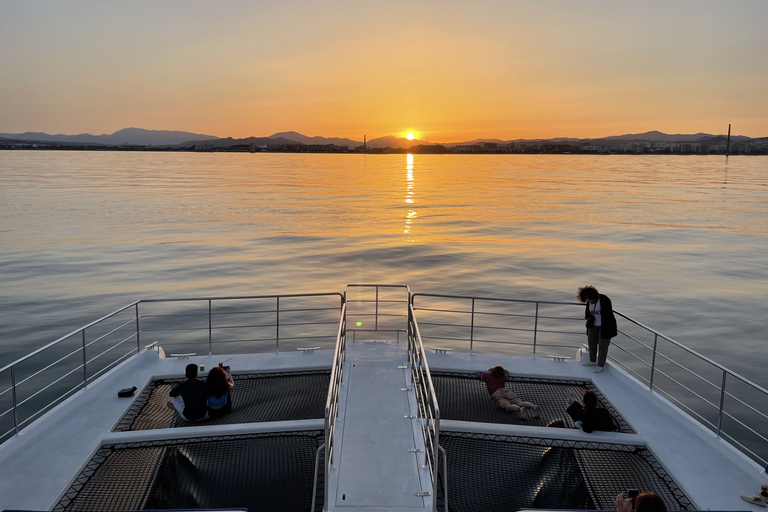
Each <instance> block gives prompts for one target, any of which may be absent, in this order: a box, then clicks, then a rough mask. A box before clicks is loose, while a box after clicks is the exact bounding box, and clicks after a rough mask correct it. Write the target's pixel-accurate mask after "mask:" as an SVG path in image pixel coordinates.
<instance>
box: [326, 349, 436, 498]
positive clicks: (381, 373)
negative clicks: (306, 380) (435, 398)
mask: <svg viewBox="0 0 768 512" xmlns="http://www.w3.org/2000/svg"><path fill="white" fill-rule="evenodd" d="M407 363H408V355H407V352H406V348H405V347H404V346H403V344H402V343H397V342H354V343H347V356H346V363H345V365H344V366H345V368H344V380H345V386H344V390H343V394H342V396H341V397H340V401H342V402H343V404H344V405H343V408H340V411H339V424H340V425H341V427H340V428H339V430H337V436H339V437H340V439H341V442H340V444H339V446H340V449H339V454H338V460H335V461H334V466H335V467H336V469H337V475H336V478H334V475H331V482H332V483H333V482H334V481H336V486H335V506H336V507H339V508H341V507H352V508H365V509H366V510H370V508H371V507H373V508H380V509H386V510H397V509H414V508H415V509H424V507H425V505H427V504H428V505H429V507H430V508H431V499H426V500H425V498H424V497H421V496H419V495H417V493H421V492H423V491H427V492H429V491H431V489H430V487H431V483H430V481H429V469H428V468H427V467H424V453H423V450H424V442H423V439H422V436H421V429H420V427H419V426H418V424H417V422H416V421H415V420H414V419H411V418H408V416H411V415H415V414H416V412H417V411H416V402H415V395H414V391H413V389H412V384H411V375H410V370H409V369H408V367H407ZM414 450H420V451H419V452H416V451H414ZM425 486H427V487H425ZM331 496H334V488H332V490H331ZM425 502H427V503H425Z"/></svg>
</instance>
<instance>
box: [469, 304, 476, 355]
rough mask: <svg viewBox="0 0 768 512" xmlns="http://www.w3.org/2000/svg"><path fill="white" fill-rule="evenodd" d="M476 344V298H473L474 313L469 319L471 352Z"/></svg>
mask: <svg viewBox="0 0 768 512" xmlns="http://www.w3.org/2000/svg"><path fill="white" fill-rule="evenodd" d="M474 344H475V298H474V297H473V298H472V314H471V316H470V319H469V353H470V354H471V353H472V347H473V346H474Z"/></svg>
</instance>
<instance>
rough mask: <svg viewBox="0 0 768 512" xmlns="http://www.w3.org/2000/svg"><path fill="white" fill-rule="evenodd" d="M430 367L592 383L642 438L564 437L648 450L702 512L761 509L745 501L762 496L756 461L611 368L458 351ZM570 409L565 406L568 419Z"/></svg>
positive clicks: (451, 424) (574, 433) (471, 426)
mask: <svg viewBox="0 0 768 512" xmlns="http://www.w3.org/2000/svg"><path fill="white" fill-rule="evenodd" d="M429 364H430V369H431V370H432V371H439V370H467V369H476V370H484V369H487V368H490V367H493V366H494V365H497V364H500V365H503V366H504V368H506V369H508V370H509V371H510V372H511V373H512V374H513V375H515V376H523V377H533V378H562V379H577V380H582V379H583V380H592V382H593V383H594V384H595V386H596V387H598V388H599V389H600V391H601V393H602V395H603V396H604V397H605V398H606V399H607V400H609V401H610V402H611V404H612V405H613V406H614V407H615V408H616V409H617V410H618V411H619V412H620V413H621V415H622V416H623V417H624V419H625V420H627V421H628V422H629V423H630V425H631V426H632V428H633V429H635V431H636V432H637V434H636V435H635V434H624V433H616V432H594V433H591V434H587V433H584V432H582V431H580V430H575V429H574V430H568V431H565V432H558V434H557V437H559V438H563V439H574V440H589V441H597V442H599V441H605V442H612V443H618V444H633V445H645V446H647V447H648V448H649V449H650V451H651V452H652V453H653V454H654V456H655V457H656V459H657V460H658V461H659V462H660V463H661V464H662V466H663V467H664V468H665V469H666V471H667V473H668V474H669V475H670V476H671V477H672V478H673V479H674V480H675V482H676V483H677V484H678V485H679V486H680V488H681V489H682V490H683V491H684V492H685V493H686V494H687V495H688V497H689V498H690V499H691V501H692V502H693V504H694V506H696V507H697V508H696V509H697V510H752V509H756V508H757V507H756V506H751V505H749V504H747V503H745V502H744V501H742V500H741V499H740V495H742V494H744V495H750V494H756V493H757V492H758V491H759V490H760V483H761V481H760V477H759V476H758V475H759V473H760V468H759V466H758V465H757V464H756V463H754V462H753V461H751V460H750V459H749V458H748V457H747V456H745V455H744V454H742V453H741V452H739V451H738V450H736V449H735V448H734V447H733V446H731V445H729V444H728V443H726V442H724V441H723V440H722V439H721V438H718V437H716V436H715V434H714V433H713V432H711V431H710V430H707V429H706V428H705V427H704V426H703V425H701V424H700V423H698V422H696V421H695V420H693V419H691V418H690V417H689V416H687V415H685V414H683V413H682V412H681V411H680V410H679V409H677V408H676V407H674V406H672V405H671V404H670V403H669V402H668V401H667V400H665V399H664V398H662V397H660V396H659V395H658V394H656V393H653V392H651V391H650V390H648V388H647V387H645V386H644V385H643V384H641V383H639V382H637V381H636V380H635V379H634V378H632V377H630V376H628V375H627V374H626V373H625V372H624V371H623V370H621V369H619V368H617V367H616V366H614V365H611V364H610V363H609V364H608V365H606V370H605V371H604V372H602V373H600V374H595V373H593V369H594V368H593V367H585V366H582V365H581V363H580V362H578V361H552V360H550V359H548V358H533V357H503V356H489V355H480V354H467V353H456V352H452V353H448V354H434V353H431V354H429ZM566 405H567V404H564V405H563V411H562V414H563V415H565V407H566ZM551 430H553V429H545V428H540V427H532V426H520V425H517V426H515V425H497V424H482V425H479V424H477V423H471V422H460V421H448V420H443V421H442V422H441V431H466V432H484V433H494V434H498V433H503V434H510V433H514V434H519V435H524V436H531V437H551V434H552V432H551ZM558 430H559V429H558ZM622 490H623V489H617V490H616V492H617V493H618V492H619V491H622ZM449 497H450V490H449Z"/></svg>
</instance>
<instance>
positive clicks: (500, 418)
mask: <svg viewBox="0 0 768 512" xmlns="http://www.w3.org/2000/svg"><path fill="white" fill-rule="evenodd" d="M431 373H432V382H433V383H434V385H435V394H436V395H437V401H438V403H439V404H440V415H441V417H442V419H445V420H457V421H475V422H479V423H504V424H514V425H532V426H542V427H543V426H546V425H547V424H548V423H550V422H551V421H554V420H556V419H562V420H563V421H564V422H565V425H566V426H567V427H569V428H573V426H574V425H573V421H572V420H571V418H570V416H568V415H567V414H566V413H565V409H566V408H567V407H568V405H569V402H568V395H569V393H570V391H571V390H573V391H576V392H577V393H578V394H581V393H582V392H583V391H584V390H585V389H591V390H592V391H594V392H595V394H596V395H597V399H598V407H605V408H606V409H607V410H608V412H609V413H610V415H611V418H612V419H613V422H614V424H615V426H616V428H617V431H618V432H626V433H633V434H634V433H635V431H634V430H633V429H632V427H631V426H630V425H629V423H628V422H627V421H626V420H625V419H624V418H623V417H622V416H621V415H620V414H619V413H618V411H617V410H616V409H615V408H614V407H613V406H612V405H611V403H610V402H608V400H606V399H605V397H604V396H603V395H602V393H600V390H598V389H597V388H595V386H594V385H593V384H592V383H591V382H588V381H582V380H562V379H539V378H530V377H516V376H514V375H513V376H512V378H511V381H510V383H509V384H507V386H508V387H511V388H512V389H513V390H514V391H515V393H517V395H518V396H519V397H520V398H522V399H523V400H528V401H530V402H533V403H534V404H537V405H539V406H541V418H540V419H533V417H532V415H531V414H529V415H528V418H527V419H526V420H520V419H519V418H518V416H517V415H516V414H511V413H508V412H506V411H503V410H501V409H500V408H499V407H498V406H497V405H496V404H495V402H494V401H493V400H491V398H490V397H489V396H488V391H487V390H486V387H485V384H483V382H482V381H480V379H478V378H477V377H476V376H475V375H474V374H473V373H466V372H462V373H460V372H441V371H433V372H431ZM614 496H615V495H614Z"/></svg>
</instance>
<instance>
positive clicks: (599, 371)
mask: <svg viewBox="0 0 768 512" xmlns="http://www.w3.org/2000/svg"><path fill="white" fill-rule="evenodd" d="M602 371H603V367H602V366H598V367H597V368H595V373H601V372H602Z"/></svg>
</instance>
